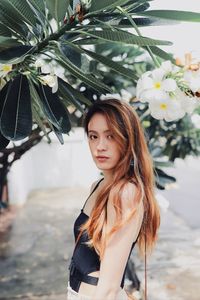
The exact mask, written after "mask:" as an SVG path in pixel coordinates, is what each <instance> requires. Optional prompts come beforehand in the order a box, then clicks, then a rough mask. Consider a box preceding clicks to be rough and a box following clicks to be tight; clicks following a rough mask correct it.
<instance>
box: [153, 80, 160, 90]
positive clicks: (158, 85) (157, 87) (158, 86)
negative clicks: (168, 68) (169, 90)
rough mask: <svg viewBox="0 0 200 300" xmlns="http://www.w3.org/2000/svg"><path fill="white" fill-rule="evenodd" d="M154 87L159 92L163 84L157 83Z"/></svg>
mask: <svg viewBox="0 0 200 300" xmlns="http://www.w3.org/2000/svg"><path fill="white" fill-rule="evenodd" d="M154 87H155V89H157V90H159V89H160V88H161V82H155V83H154Z"/></svg>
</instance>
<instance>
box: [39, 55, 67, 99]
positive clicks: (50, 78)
mask: <svg viewBox="0 0 200 300" xmlns="http://www.w3.org/2000/svg"><path fill="white" fill-rule="evenodd" d="M34 65H35V67H36V68H40V69H41V75H38V79H39V81H40V82H41V83H42V84H44V85H48V86H49V87H51V88H52V93H55V92H57V90H58V77H60V78H62V79H63V80H66V79H65V69H64V68H63V67H62V66H60V65H59V64H58V63H57V62H56V61H55V60H54V59H52V60H51V61H50V62H48V63H47V62H46V61H45V59H43V57H42V56H41V57H40V58H38V59H37V60H36V61H35V64H34Z"/></svg>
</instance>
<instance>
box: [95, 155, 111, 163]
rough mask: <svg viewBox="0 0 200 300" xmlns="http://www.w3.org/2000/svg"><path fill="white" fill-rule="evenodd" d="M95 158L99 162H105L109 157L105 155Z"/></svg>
mask: <svg viewBox="0 0 200 300" xmlns="http://www.w3.org/2000/svg"><path fill="white" fill-rule="evenodd" d="M96 158H97V160H98V161H99V162H105V161H106V160H107V159H108V158H109V157H107V156H97V157H96Z"/></svg>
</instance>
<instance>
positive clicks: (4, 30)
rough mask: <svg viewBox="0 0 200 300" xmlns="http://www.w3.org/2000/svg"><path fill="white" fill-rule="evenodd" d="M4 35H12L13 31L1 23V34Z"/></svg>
mask: <svg viewBox="0 0 200 300" xmlns="http://www.w3.org/2000/svg"><path fill="white" fill-rule="evenodd" d="M2 35H3V36H7V37H11V31H10V30H9V28H8V27H7V26H5V25H3V24H2V23H0V36H2Z"/></svg>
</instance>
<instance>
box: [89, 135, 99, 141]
mask: <svg viewBox="0 0 200 300" xmlns="http://www.w3.org/2000/svg"><path fill="white" fill-rule="evenodd" d="M96 138H97V136H96V135H93V134H91V135H89V139H90V140H94V139H96Z"/></svg>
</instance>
